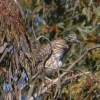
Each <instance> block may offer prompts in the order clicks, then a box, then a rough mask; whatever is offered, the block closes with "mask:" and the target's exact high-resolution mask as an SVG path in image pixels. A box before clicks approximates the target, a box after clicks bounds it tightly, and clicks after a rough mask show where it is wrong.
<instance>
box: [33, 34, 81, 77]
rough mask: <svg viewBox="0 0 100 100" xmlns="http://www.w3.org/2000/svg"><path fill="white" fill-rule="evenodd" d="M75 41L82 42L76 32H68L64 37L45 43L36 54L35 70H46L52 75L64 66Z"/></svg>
mask: <svg viewBox="0 0 100 100" xmlns="http://www.w3.org/2000/svg"><path fill="white" fill-rule="evenodd" d="M73 43H80V41H79V40H78V39H77V36H76V35H75V34H68V35H67V36H66V37H65V38H63V39H56V40H53V41H51V42H50V43H48V44H46V45H44V46H43V47H42V48H41V49H40V50H38V52H37V54H36V57H35V68H36V70H35V71H36V72H43V71H44V72H45V74H46V75H47V76H50V75H52V73H53V72H56V71H57V70H58V69H60V68H61V67H62V66H63V64H64V62H65V58H66V55H67V53H68V52H69V51H70V49H71V47H72V44H73Z"/></svg>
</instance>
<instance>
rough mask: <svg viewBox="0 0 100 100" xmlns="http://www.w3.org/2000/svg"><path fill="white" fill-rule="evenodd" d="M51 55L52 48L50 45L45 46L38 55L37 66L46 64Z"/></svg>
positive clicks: (36, 58)
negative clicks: (42, 63)
mask: <svg viewBox="0 0 100 100" xmlns="http://www.w3.org/2000/svg"><path fill="white" fill-rule="evenodd" d="M51 53H52V47H51V45H50V44H47V45H45V46H43V47H42V48H41V49H40V50H38V52H37V53H36V57H35V65H36V66H37V65H38V64H39V63H41V62H45V61H46V60H47V59H48V58H49V57H50V55H51Z"/></svg>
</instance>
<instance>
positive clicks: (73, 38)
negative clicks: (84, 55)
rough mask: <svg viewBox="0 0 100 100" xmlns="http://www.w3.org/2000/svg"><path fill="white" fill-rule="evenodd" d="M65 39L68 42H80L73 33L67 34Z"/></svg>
mask: <svg viewBox="0 0 100 100" xmlns="http://www.w3.org/2000/svg"><path fill="white" fill-rule="evenodd" d="M65 40H66V41H67V42H69V43H80V41H79V40H78V39H77V37H76V35H75V34H69V35H67V36H66V37H65Z"/></svg>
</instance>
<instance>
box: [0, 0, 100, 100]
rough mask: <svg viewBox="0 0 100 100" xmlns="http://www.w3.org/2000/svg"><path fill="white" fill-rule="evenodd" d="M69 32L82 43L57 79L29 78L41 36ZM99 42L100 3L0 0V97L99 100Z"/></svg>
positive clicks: (51, 37)
mask: <svg viewBox="0 0 100 100" xmlns="http://www.w3.org/2000/svg"><path fill="white" fill-rule="evenodd" d="M69 33H74V34H76V35H77V37H78V39H80V41H81V43H80V45H73V47H72V49H71V50H70V52H69V54H68V56H67V58H66V63H65V64H64V67H63V69H62V71H61V73H60V74H61V75H60V76H59V75H58V76H57V75H56V76H55V78H51V81H50V82H48V83H47V81H46V79H45V78H44V76H43V75H42V74H41V75H39V77H34V64H35V62H34V58H35V54H36V52H37V50H38V49H39V48H41V47H42V45H44V44H46V43H48V41H47V39H46V38H48V39H49V40H50V41H52V40H54V39H58V38H64V37H65V36H66V35H67V34H69ZM40 36H42V38H40V39H39V41H38V40H37V38H38V37H40ZM43 36H45V37H46V38H43ZM99 43H100V0H19V1H17V0H0V99H1V100H4V98H5V100H13V99H15V100H34V99H36V100H55V99H56V100H100V45H99Z"/></svg>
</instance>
